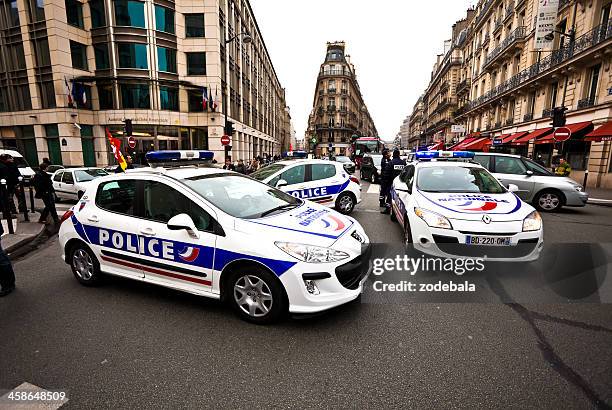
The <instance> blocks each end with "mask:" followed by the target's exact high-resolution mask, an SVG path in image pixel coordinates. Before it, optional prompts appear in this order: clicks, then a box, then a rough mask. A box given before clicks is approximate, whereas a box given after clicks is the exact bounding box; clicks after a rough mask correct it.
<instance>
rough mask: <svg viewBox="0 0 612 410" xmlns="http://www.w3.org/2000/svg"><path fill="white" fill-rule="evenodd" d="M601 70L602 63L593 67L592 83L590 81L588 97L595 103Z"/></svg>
mask: <svg viewBox="0 0 612 410" xmlns="http://www.w3.org/2000/svg"><path fill="white" fill-rule="evenodd" d="M600 71H601V64H597V65H596V66H595V67H593V68H591V74H590V80H589V81H590V83H589V95H588V96H587V98H588V99H589V102H590V103H591V104H595V101H596V100H597V88H598V86H599V72H600Z"/></svg>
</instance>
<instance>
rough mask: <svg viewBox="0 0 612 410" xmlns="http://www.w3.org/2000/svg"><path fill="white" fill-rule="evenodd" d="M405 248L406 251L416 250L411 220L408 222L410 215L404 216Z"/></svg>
mask: <svg viewBox="0 0 612 410" xmlns="http://www.w3.org/2000/svg"><path fill="white" fill-rule="evenodd" d="M404 249H405V250H406V252H410V251H413V250H414V246H413V242H412V228H411V227H410V222H408V215H405V216H404Z"/></svg>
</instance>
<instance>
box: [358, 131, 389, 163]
mask: <svg viewBox="0 0 612 410" xmlns="http://www.w3.org/2000/svg"><path fill="white" fill-rule="evenodd" d="M384 146H385V144H384V142H383V141H382V140H381V139H380V138H379V137H359V138H357V139H355V140H353V143H352V144H351V150H352V160H353V162H354V163H355V164H356V165H357V169H359V168H361V158H363V154H378V153H380V152H382V149H383V148H384Z"/></svg>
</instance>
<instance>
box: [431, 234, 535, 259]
mask: <svg viewBox="0 0 612 410" xmlns="http://www.w3.org/2000/svg"><path fill="white" fill-rule="evenodd" d="M433 239H434V242H435V243H436V245H438V248H440V250H441V251H442V252H444V253H448V254H449V255H454V256H464V257H474V258H478V257H483V256H485V255H486V256H487V257H489V258H522V257H525V256H527V255H529V254H530V253H531V252H533V250H534V249H535V247H536V246H537V245H538V239H537V238H533V239H520V240H519V241H518V244H517V245H515V246H478V245H465V244H462V243H459V240H458V239H457V238H454V237H451V236H442V235H433Z"/></svg>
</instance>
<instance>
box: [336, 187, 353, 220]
mask: <svg viewBox="0 0 612 410" xmlns="http://www.w3.org/2000/svg"><path fill="white" fill-rule="evenodd" d="M356 203H357V201H356V200H355V197H353V195H351V194H349V193H348V192H343V193H342V194H340V195H339V196H338V199H336V210H337V211H338V212H340V213H341V214H344V215H349V214H350V213H351V212H353V209H355V205H356Z"/></svg>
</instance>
